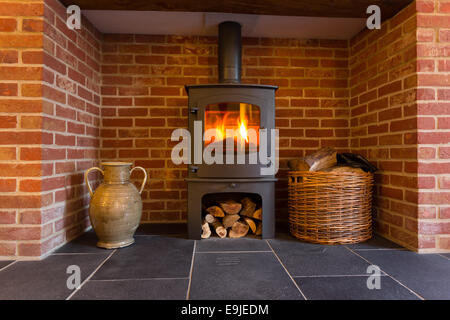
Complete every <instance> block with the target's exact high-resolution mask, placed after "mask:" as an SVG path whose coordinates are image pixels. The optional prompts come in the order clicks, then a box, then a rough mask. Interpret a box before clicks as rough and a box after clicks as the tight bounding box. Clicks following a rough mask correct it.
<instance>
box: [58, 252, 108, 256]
mask: <svg viewBox="0 0 450 320" xmlns="http://www.w3.org/2000/svg"><path fill="white" fill-rule="evenodd" d="M105 253H107V252H98V253H97V252H58V253H52V254H51V255H50V256H76V255H83V254H85V255H104V254H105Z"/></svg>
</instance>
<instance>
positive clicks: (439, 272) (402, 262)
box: [358, 250, 450, 300]
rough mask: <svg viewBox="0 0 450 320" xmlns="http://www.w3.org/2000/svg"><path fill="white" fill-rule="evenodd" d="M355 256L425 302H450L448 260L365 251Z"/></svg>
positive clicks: (432, 256)
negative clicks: (387, 275) (364, 260)
mask: <svg viewBox="0 0 450 320" xmlns="http://www.w3.org/2000/svg"><path fill="white" fill-rule="evenodd" d="M358 254H360V255H361V256H363V257H364V258H366V259H367V260H368V261H370V262H371V263H373V264H376V265H378V266H379V267H380V268H381V269H382V270H384V271H385V272H386V273H388V274H390V275H391V276H393V277H394V278H395V279H397V280H399V281H400V282H401V283H403V284H404V285H405V286H407V287H408V288H410V289H412V290H413V291H414V292H416V293H418V294H419V295H420V296H422V297H423V298H425V299H447V300H448V299H450V260H448V259H446V258H444V257H442V256H440V255H437V254H417V253H415V252H411V251H401V250H379V251H377V250H368V251H358Z"/></svg>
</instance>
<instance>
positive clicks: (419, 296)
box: [345, 247, 425, 300]
mask: <svg viewBox="0 0 450 320" xmlns="http://www.w3.org/2000/svg"><path fill="white" fill-rule="evenodd" d="M345 248H346V249H347V250H349V251H350V252H352V253H353V254H354V255H356V256H358V257H360V258H361V259H363V260H364V261H366V262H367V263H369V264H371V265H375V264H374V263H372V262H371V261H370V260H368V259H366V258H364V257H363V256H361V255H359V254H358V253H356V252H355V251H353V250H352V249H350V248H348V247H345ZM380 270H381V271H382V272H384V273H385V274H386V275H387V276H388V277H389V278H391V279H392V280H394V281H395V282H397V283H398V284H399V285H401V286H402V287H404V288H406V289H407V290H408V291H410V292H411V293H412V294H414V295H415V296H417V297H418V298H419V299H420V300H425V298H424V297H422V296H421V295H419V294H418V293H417V292H415V291H414V290H412V289H411V288H409V287H407V286H406V285H404V284H403V283H402V282H400V281H399V280H397V279H396V278H394V277H393V276H391V275H390V274H389V273H387V272H386V271H384V270H383V269H381V268H380Z"/></svg>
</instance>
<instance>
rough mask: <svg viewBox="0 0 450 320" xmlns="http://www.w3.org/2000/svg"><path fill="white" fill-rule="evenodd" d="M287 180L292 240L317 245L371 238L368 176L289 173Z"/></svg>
mask: <svg viewBox="0 0 450 320" xmlns="http://www.w3.org/2000/svg"><path fill="white" fill-rule="evenodd" d="M288 179H289V228H290V232H291V234H292V235H293V236H295V237H296V238H298V239H300V240H303V241H307V242H312V243H320V244H349V243H358V242H363V241H366V240H368V239H370V238H371V237H372V187H373V174H372V173H370V172H368V173H366V172H360V173H355V172H349V173H346V172H340V173H332V172H320V171H318V172H310V171H291V172H290V173H289V176H288Z"/></svg>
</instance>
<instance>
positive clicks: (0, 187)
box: [0, 179, 16, 192]
mask: <svg viewBox="0 0 450 320" xmlns="http://www.w3.org/2000/svg"><path fill="white" fill-rule="evenodd" d="M14 191H16V179H0V192H14Z"/></svg>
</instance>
